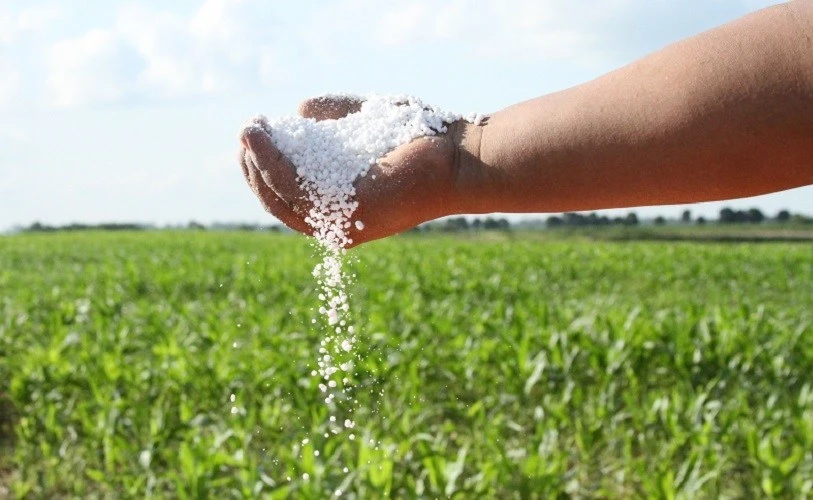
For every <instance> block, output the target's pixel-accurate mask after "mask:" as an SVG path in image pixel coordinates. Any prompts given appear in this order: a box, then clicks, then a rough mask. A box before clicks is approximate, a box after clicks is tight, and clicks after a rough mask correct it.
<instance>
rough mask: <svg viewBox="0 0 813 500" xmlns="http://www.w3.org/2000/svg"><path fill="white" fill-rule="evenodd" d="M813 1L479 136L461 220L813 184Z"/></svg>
mask: <svg viewBox="0 0 813 500" xmlns="http://www.w3.org/2000/svg"><path fill="white" fill-rule="evenodd" d="M812 3H813V2H810V1H808V2H795V3H792V4H784V5H780V6H776V7H772V8H769V9H765V10H762V11H759V12H757V13H755V14H752V15H750V16H746V17H744V18H742V19H740V20H737V21H735V22H733V23H730V24H727V25H725V26H722V27H720V28H717V29H714V30H711V31H709V32H706V33H703V34H701V35H699V36H696V37H693V38H690V39H687V40H685V41H683V42H680V43H677V44H674V45H671V46H669V47H667V48H665V49H663V50H661V51H660V52H657V53H655V54H653V55H651V56H648V57H646V58H644V59H642V60H640V61H637V62H635V63H633V64H631V65H629V66H626V67H624V68H621V69H619V70H617V71H614V72H612V73H609V74H607V75H605V76H603V77H601V78H598V79H596V80H594V81H591V82H588V83H586V84H584V85H581V86H578V87H575V88H572V89H569V90H565V91H563V92H558V93H555V94H551V95H548V96H544V97H541V98H538V99H534V100H531V101H527V102H524V103H520V104H517V105H515V106H512V107H510V108H507V109H505V110H502V111H499V112H497V113H495V114H493V115H492V116H490V117H489V119H488V121H487V122H486V124H485V125H484V126H481V127H473V126H470V127H468V130H467V131H466V136H465V138H464V139H463V146H464V147H463V154H461V155H460V161H461V165H460V169H461V172H459V173H458V177H457V180H458V184H459V185H458V188H459V189H460V190H461V191H463V192H465V193H466V196H465V202H464V203H463V206H461V211H464V212H471V213H476V212H493V211H500V212H558V211H570V210H592V209H600V208H615V207H626V206H640V205H654V204H675V203H689V202H699V201H710V200H719V199H729V198H736V197H745V196H753V195H757V194H763V193H767V192H773V191H779V190H783V189H789V188H793V187H798V186H802V185H806V184H810V183H813V41H812V40H813V7H811V4H812Z"/></svg>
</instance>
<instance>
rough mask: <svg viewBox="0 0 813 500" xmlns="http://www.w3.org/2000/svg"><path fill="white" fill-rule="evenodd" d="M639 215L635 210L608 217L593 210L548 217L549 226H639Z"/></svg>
mask: <svg viewBox="0 0 813 500" xmlns="http://www.w3.org/2000/svg"><path fill="white" fill-rule="evenodd" d="M638 223H639V221H638V216H637V215H636V214H635V212H630V213H628V214H627V215H626V217H612V218H610V217H607V216H606V215H598V214H597V213H595V212H591V213H589V214H587V215H584V214H579V213H574V212H566V213H564V214H562V215H561V216H558V215H551V216H550V217H548V220H547V223H546V224H547V226H548V227H551V228H556V227H586V226H637V225H638Z"/></svg>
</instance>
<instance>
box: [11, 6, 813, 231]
mask: <svg viewBox="0 0 813 500" xmlns="http://www.w3.org/2000/svg"><path fill="white" fill-rule="evenodd" d="M771 3H772V2H764V1H758V0H725V1H723V0H683V1H679V2H675V1H671V0H670V1H666V0H589V1H588V0H572V1H569V2H562V1H561V0H537V1H529V0H528V1H520V0H505V1H500V2H494V1H478V0H448V1H446V2H442V3H441V2H433V1H428V0H426V1H424V0H417V1H412V0H406V1H400V2H379V1H373V0H335V1H332V2H324V1H304V0H303V1H299V2H291V1H284V2H283V1H269V0H206V1H198V2H192V1H187V0H175V1H173V2H164V1H140V2H118V1H111V0H95V1H94V0H84V1H82V0H76V1H72V2H58V1H23V0H0V230H2V229H7V228H11V227H13V226H15V225H27V224H31V223H33V222H35V221H39V222H42V223H46V224H65V223H71V222H85V223H97V222H143V223H155V224H177V223H186V222H188V221H190V220H195V221H200V222H203V223H211V222H215V221H224V222H257V223H272V222H274V220H273V219H272V218H270V216H268V215H267V214H266V213H265V212H264V211H263V210H262V208H261V207H260V205H259V202H257V201H256V200H255V199H254V197H253V195H252V194H251V192H250V191H249V189H248V188H247V186H246V185H245V182H244V180H243V177H242V175H241V173H240V169H239V167H238V166H237V163H236V160H235V157H236V152H237V148H238V146H239V145H238V140H237V137H238V133H239V130H240V128H241V125H242V124H243V123H244V122H245V121H246V120H247V119H249V118H250V117H252V116H254V115H256V114H258V113H262V114H265V115H268V116H279V115H285V114H291V113H294V112H295V110H296V107H297V104H298V103H299V102H300V101H301V100H303V99H305V98H307V97H310V96H313V95H318V94H321V93H325V92H353V93H360V94H365V93H409V94H413V95H417V96H419V97H421V98H422V99H423V100H424V101H425V102H429V103H432V104H435V105H438V106H440V107H442V108H444V109H448V110H450V111H455V112H460V113H468V112H472V111H477V112H484V113H487V112H492V111H496V110H499V109H501V108H503V107H506V106H508V105H511V104H513V103H516V102H520V101H522V100H525V99H529V98H533V97H536V96H540V95H543V94H546V93H549V92H553V91H557V90H561V89H565V88H568V87H571V86H574V85H577V84H579V83H582V82H585V81H587V80H590V79H593V78H595V77H597V76H599V75H601V74H603V73H606V72H608V71H610V70H613V69H615V68H618V67H620V66H623V65H624V64H627V63H629V62H631V61H633V60H635V59H637V58H639V57H642V56H644V55H646V54H648V53H651V52H653V51H655V50H658V49H659V48H661V47H663V46H665V45H668V44H669V43H672V42H675V41H677V40H680V39H682V38H685V37H687V36H691V35H693V34H696V33H699V32H702V31H704V30H706V29H709V28H712V27H714V26H716V25H719V24H722V23H725V22H727V21H730V20H733V19H735V18H737V17H740V16H742V15H744V14H746V13H748V12H751V11H754V10H757V9H759V8H761V7H764V6H767V5H770V4H771ZM68 5H70V7H68ZM722 206H729V207H732V208H735V209H745V208H750V207H758V208H760V209H762V210H763V211H765V212H766V213H768V214H773V213H775V212H777V211H778V210H780V209H782V208H787V209H790V210H791V211H792V212H802V213H807V214H813V187H806V188H801V189H796V190H791V191H786V192H783V193H777V194H773V195H769V196H762V197H757V198H750V199H744V200H736V201H729V202H725V203H705V204H695V205H684V206H669V207H650V208H642V209H636V212H637V213H638V214H639V215H642V216H644V217H646V216H654V215H658V214H663V215H666V216H671V217H676V216H678V215H679V214H680V212H682V211H683V210H684V209H687V208H688V209H691V210H692V211H693V213H694V214H695V215H704V216H707V217H709V216H711V217H713V216H716V215H717V213H718V212H719V210H720V208H722ZM627 211H628V210H620V211H610V212H608V213H609V214H616V213H626V212H627Z"/></svg>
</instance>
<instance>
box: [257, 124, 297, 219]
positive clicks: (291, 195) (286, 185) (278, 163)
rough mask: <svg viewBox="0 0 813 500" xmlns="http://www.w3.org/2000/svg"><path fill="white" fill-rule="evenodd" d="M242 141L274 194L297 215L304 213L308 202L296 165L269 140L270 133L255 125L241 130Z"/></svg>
mask: <svg viewBox="0 0 813 500" xmlns="http://www.w3.org/2000/svg"><path fill="white" fill-rule="evenodd" d="M242 141H243V145H244V146H245V147H246V149H247V150H248V153H249V159H250V160H251V164H252V165H254V166H255V167H256V169H257V171H258V173H259V174H260V175H261V176H262V180H263V181H265V184H267V185H268V186H269V187H270V188H271V189H273V190H274V192H276V193H277V195H278V196H279V197H280V198H281V199H283V200H284V201H285V202H286V203H287V204H288V205H289V206H290V207H291V209H293V211H294V212H296V213H297V214H298V215H300V216H302V217H304V216H305V214H307V213H308V210H309V209H310V202H309V201H308V197H307V195H306V194H305V192H304V191H303V190H302V188H301V187H300V184H299V178H298V176H297V174H296V168H295V167H294V165H293V164H292V163H291V162H290V161H288V159H287V158H285V156H283V154H282V153H281V152H280V151H279V149H277V148H276V147H275V146H274V144H273V143H272V142H271V136H269V135H268V133H266V132H265V130H263V129H262V128H259V127H248V128H246V129H245V130H244V131H243V136H242Z"/></svg>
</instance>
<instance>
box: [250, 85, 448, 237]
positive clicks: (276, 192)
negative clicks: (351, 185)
mask: <svg viewBox="0 0 813 500" xmlns="http://www.w3.org/2000/svg"><path fill="white" fill-rule="evenodd" d="M360 106H361V102H360V101H358V100H354V99H351V98H346V97H342V98H317V99H312V100H309V101H306V102H305V103H303V104H302V106H300V110H299V111H300V114H301V115H302V116H304V117H307V118H314V119H316V120H326V119H339V118H342V117H344V116H346V115H347V114H348V113H351V112H355V111H358V109H359V108H360ZM452 127H454V126H452ZM452 135H453V134H452V133H451V131H450V133H447V134H440V135H437V136H432V137H423V138H420V139H417V140H414V141H412V142H410V143H407V144H404V145H402V146H399V147H398V148H396V149H394V150H393V151H391V152H389V153H388V154H387V155H385V156H384V158H382V159H381V161H379V163H378V164H376V165H373V166H372V167H371V168H370V171H369V172H368V173H367V175H366V176H364V177H362V178H360V179H358V180H357V181H356V185H355V187H356V200H357V201H358V203H359V207H358V209H356V211H355V213H354V214H353V219H354V220H360V221H362V222H363V229H358V228H357V227H356V226H352V227H351V228H350V230H349V233H350V234H349V236H350V238H351V239H352V241H353V243H352V244H351V245H349V246H355V245H358V244H361V243H364V242H367V241H371V240H375V239H379V238H384V237H386V236H390V235H392V234H396V233H399V232H401V231H404V230H406V229H409V228H411V227H414V226H416V225H417V224H420V223H421V222H424V221H427V220H431V219H434V218H437V217H440V216H443V215H447V214H449V213H452V208H451V207H452V205H453V200H452V197H451V195H450V193H451V189H450V188H451V186H452V185H453V184H454V176H455V174H454V164H455V162H454V160H455V141H454V140H452V138H451V136H452ZM241 141H242V144H243V147H242V149H241V151H240V165H241V167H242V169H243V174H244V176H245V178H246V180H247V182H248V184H249V186H250V187H251V188H252V190H253V191H254V194H255V195H256V196H257V197H258V198H259V200H260V202H261V204H262V205H263V207H264V208H265V209H266V211H268V212H269V213H271V214H272V215H274V216H275V217H277V218H278V219H280V220H281V221H282V222H283V223H284V224H285V225H287V226H288V227H290V228H291V229H294V230H296V231H299V232H303V233H306V234H311V233H312V229H311V228H310V226H309V225H308V224H307V223H306V222H305V218H306V217H307V215H308V212H309V210H310V208H311V207H310V203H309V202H308V197H307V195H306V194H305V193H304V192H303V191H302V189H301V188H300V186H299V181H298V180H297V178H296V169H295V168H294V166H293V165H292V164H291V163H290V161H289V160H288V159H287V158H285V157H284V156H283V155H282V154H281V153H280V152H279V150H277V149H276V148H275V147H274V145H273V144H272V143H271V139H270V137H269V136H268V134H267V133H265V132H264V131H263V130H262V129H260V128H258V127H255V128H248V129H246V131H245V132H244V133H243V136H242V138H241Z"/></svg>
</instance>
